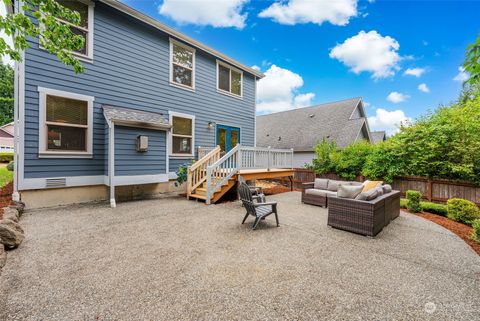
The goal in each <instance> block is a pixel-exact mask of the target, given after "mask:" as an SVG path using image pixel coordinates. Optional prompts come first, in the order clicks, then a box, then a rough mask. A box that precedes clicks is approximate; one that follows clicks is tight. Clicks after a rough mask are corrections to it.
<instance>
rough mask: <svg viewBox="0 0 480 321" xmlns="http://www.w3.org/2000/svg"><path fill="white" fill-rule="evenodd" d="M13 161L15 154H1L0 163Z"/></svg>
mask: <svg viewBox="0 0 480 321" xmlns="http://www.w3.org/2000/svg"><path fill="white" fill-rule="evenodd" d="M11 161H13V153H0V163H5V162H11Z"/></svg>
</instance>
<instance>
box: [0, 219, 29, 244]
mask: <svg viewBox="0 0 480 321" xmlns="http://www.w3.org/2000/svg"><path fill="white" fill-rule="evenodd" d="M24 238H25V236H24V235H23V229H22V228H21V227H20V225H19V224H18V223H15V222H14V221H12V220H2V221H1V222H0V243H2V244H3V245H5V247H6V248H16V247H18V246H19V245H20V243H22V241H23V239H24Z"/></svg>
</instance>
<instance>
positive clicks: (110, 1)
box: [100, 0, 265, 78]
mask: <svg viewBox="0 0 480 321" xmlns="http://www.w3.org/2000/svg"><path fill="white" fill-rule="evenodd" d="M100 2H103V3H105V4H106V5H108V6H110V7H112V8H115V9H117V10H119V11H121V12H123V13H126V14H128V15H129V16H131V17H133V18H135V19H138V20H140V21H142V22H144V23H146V24H148V25H150V26H152V27H155V28H157V29H159V30H161V31H163V32H165V33H167V34H168V35H170V36H173V37H175V38H177V39H179V40H182V41H184V42H186V43H188V44H190V45H192V46H195V47H197V48H199V49H201V50H203V51H205V52H208V53H209V54H211V55H213V56H216V57H218V58H220V59H222V60H224V61H225V62H228V63H229V64H231V65H233V66H235V67H237V68H240V69H242V70H244V71H246V72H248V73H250V74H252V75H254V76H255V77H257V78H263V77H265V75H264V74H262V73H261V72H259V71H257V70H255V69H253V68H250V67H247V66H245V65H244V64H242V63H240V62H238V61H236V60H234V59H232V58H229V57H227V56H226V55H224V54H222V53H220V52H218V51H216V50H215V49H212V48H210V47H208V46H206V45H204V44H202V43H200V42H198V41H197V40H195V39H193V38H190V37H189V36H187V35H184V34H183V33H180V32H178V31H176V30H175V29H173V28H170V27H168V26H167V25H165V24H163V23H161V22H159V21H158V20H156V19H154V18H152V17H150V16H148V15H146V14H144V13H141V12H140V11H138V10H135V9H133V8H132V7H130V6H127V5H126V4H124V3H122V2H119V1H117V0H100Z"/></svg>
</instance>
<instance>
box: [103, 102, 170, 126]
mask: <svg viewBox="0 0 480 321" xmlns="http://www.w3.org/2000/svg"><path fill="white" fill-rule="evenodd" d="M102 108H103V114H104V115H105V118H106V119H107V120H109V121H112V122H114V123H123V124H131V125H136V126H138V127H143V126H145V127H157V128H170V127H171V125H170V124H169V122H168V121H167V120H166V119H165V117H164V116H163V114H156V113H149V112H145V111H141V110H136V109H130V108H122V107H114V106H106V105H103V106H102Z"/></svg>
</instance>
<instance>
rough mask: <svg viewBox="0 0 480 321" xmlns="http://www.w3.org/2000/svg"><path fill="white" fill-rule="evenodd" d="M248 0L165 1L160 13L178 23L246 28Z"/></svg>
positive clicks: (159, 8) (159, 9)
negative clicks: (244, 11)
mask: <svg viewBox="0 0 480 321" xmlns="http://www.w3.org/2000/svg"><path fill="white" fill-rule="evenodd" d="M247 2H248V0H222V1H216V0H201V1H199V0H164V1H163V3H162V4H161V5H160V6H159V7H158V12H159V13H160V14H162V15H165V16H167V17H169V18H171V19H173V20H175V21H176V22H178V23H185V24H187V23H190V24H195V25H200V26H207V25H209V26H213V27H236V28H239V29H242V28H243V27H245V20H246V19H247V14H246V13H243V14H242V9H243V6H244V5H245V4H246V3H247Z"/></svg>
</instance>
